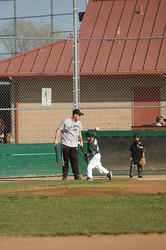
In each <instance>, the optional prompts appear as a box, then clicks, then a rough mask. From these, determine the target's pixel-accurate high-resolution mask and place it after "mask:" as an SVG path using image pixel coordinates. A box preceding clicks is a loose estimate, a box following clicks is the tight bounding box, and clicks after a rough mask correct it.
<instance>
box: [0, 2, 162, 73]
mask: <svg viewBox="0 0 166 250" xmlns="http://www.w3.org/2000/svg"><path fill="white" fill-rule="evenodd" d="M165 13H166V1H165V0H151V1H149V0H105V1H104V0H102V1H101V0H89V3H88V6H87V10H86V13H85V15H84V18H83V21H82V24H81V27H80V39H81V40H80V72H81V74H82V75H86V74H116V73H118V74H119V73H138V72H139V73H140V74H144V73H165V72H166V38H165V37H166V14H165ZM150 37H153V38H150ZM155 37H156V39H154V38H155ZM88 38H92V40H89V39H88ZM111 38H113V39H112V40H111ZM124 38H127V39H126V40H124ZM136 38H139V39H136ZM145 38H146V39H145ZM115 39H116V40H115ZM118 39H119V40H118ZM72 54H73V53H72V39H68V40H62V41H59V42H57V41H56V42H54V43H52V44H47V45H45V46H42V47H40V48H35V49H33V50H31V51H28V52H26V53H23V54H19V55H16V56H14V57H11V58H8V59H5V60H2V61H0V75H1V76H5V75H35V74H37V75H39V74H40V75H41V74H46V75H47V74H48V75H49V74H50V75H64V74H65V75H71V74H72V67H73V65H72Z"/></svg>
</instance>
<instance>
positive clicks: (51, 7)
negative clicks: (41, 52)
mask: <svg viewBox="0 0 166 250" xmlns="http://www.w3.org/2000/svg"><path fill="white" fill-rule="evenodd" d="M53 14H54V13H53V0H50V18H51V20H50V37H51V38H52V37H53V32H54V19H53V18H54V16H53Z"/></svg>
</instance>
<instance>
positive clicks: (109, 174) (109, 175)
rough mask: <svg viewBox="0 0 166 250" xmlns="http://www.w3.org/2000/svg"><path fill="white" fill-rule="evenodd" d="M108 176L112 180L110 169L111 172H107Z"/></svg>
mask: <svg viewBox="0 0 166 250" xmlns="http://www.w3.org/2000/svg"><path fill="white" fill-rule="evenodd" d="M107 177H108V179H109V180H110V181H112V172H111V171H109V173H108V174H107Z"/></svg>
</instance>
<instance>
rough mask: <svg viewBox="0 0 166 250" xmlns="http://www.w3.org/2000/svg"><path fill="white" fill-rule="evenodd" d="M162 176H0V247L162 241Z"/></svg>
mask: <svg viewBox="0 0 166 250" xmlns="http://www.w3.org/2000/svg"><path fill="white" fill-rule="evenodd" d="M165 208H166V176H164V175H163V176H144V178H143V179H138V178H137V177H135V178H134V179H132V180H130V179H129V178H128V177H114V178H113V180H112V182H109V181H108V180H107V179H106V178H104V177H97V178H96V179H95V181H94V182H90V183H89V182H87V181H86V180H85V178H83V180H81V181H74V180H73V178H72V177H70V178H69V180H68V181H61V179H60V177H47V178H44V179H43V178H41V179H40V178H38V179H33V178H27V179H26V178H23V179H15V180H13V179H12V180H9V179H8V180H7V179H6V180H4V179H3V180H1V181H0V211H1V212H0V222H1V223H0V250H10V249H12V250H26V249H34V250H38V249H40V250H52V249H61V250H63V249H74V250H75V249H78V248H79V249H80V250H82V249H92V250H93V249H95V250H98V249H101V248H102V249H106V250H107V249H117V250H119V249H128V250H130V249H136V250H137V249H143V250H144V249H146V250H148V249H150V250H153V249H155V250H156V249H158V250H164V249H165V246H166V209H165Z"/></svg>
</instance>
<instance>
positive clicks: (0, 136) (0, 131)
mask: <svg viewBox="0 0 166 250" xmlns="http://www.w3.org/2000/svg"><path fill="white" fill-rule="evenodd" d="M4 130H5V125H4V121H3V120H2V119H0V143H4V142H5V135H4Z"/></svg>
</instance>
